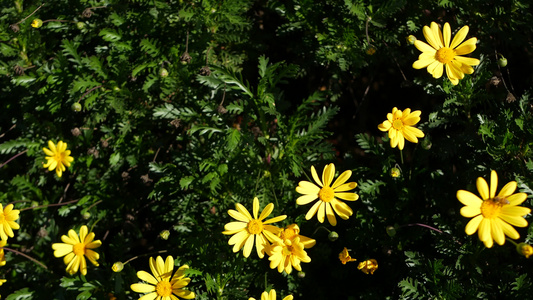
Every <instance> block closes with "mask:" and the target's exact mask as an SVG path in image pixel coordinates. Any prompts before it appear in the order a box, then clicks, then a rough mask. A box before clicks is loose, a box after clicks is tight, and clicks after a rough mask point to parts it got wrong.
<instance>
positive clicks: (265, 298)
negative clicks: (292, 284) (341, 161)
mask: <svg viewBox="0 0 533 300" xmlns="http://www.w3.org/2000/svg"><path fill="white" fill-rule="evenodd" d="M293 298H294V297H293V296H292V295H289V296H287V297H285V298H283V300H292V299H293ZM248 300H255V298H252V297H250V298H249V299H248ZM261 300H276V291H275V290H274V289H271V290H270V293H267V292H263V293H262V294H261Z"/></svg>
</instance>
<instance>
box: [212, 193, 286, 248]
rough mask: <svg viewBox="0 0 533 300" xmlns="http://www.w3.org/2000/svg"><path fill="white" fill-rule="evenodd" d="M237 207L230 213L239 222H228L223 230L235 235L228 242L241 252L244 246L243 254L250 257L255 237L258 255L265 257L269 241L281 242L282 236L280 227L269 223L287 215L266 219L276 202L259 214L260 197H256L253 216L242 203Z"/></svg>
mask: <svg viewBox="0 0 533 300" xmlns="http://www.w3.org/2000/svg"><path fill="white" fill-rule="evenodd" d="M235 208H236V209H237V210H233V209H230V210H228V214H229V215H230V216H231V217H232V218H234V219H236V220H237V222H229V223H227V224H226V225H225V226H224V229H225V231H223V232H222V233H223V234H226V235H233V236H232V237H231V238H230V239H229V241H228V244H229V245H233V252H239V251H240V250H241V248H243V247H244V250H243V255H244V257H248V256H250V253H252V249H253V247H254V239H255V248H256V250H257V255H258V256H259V257H260V258H263V257H264V256H265V248H266V247H267V246H269V245H270V243H269V242H268V241H270V242H275V241H279V242H281V240H280V238H279V237H277V234H278V233H279V231H280V229H279V228H278V227H276V226H273V225H269V224H272V223H275V222H279V221H283V220H285V218H287V216H286V215H281V216H277V217H274V218H272V219H268V220H265V219H266V218H267V217H268V216H269V215H270V214H271V213H272V211H273V210H274V204H273V203H269V204H268V205H267V206H266V207H265V208H264V209H263V211H262V212H261V215H259V199H257V197H255V198H254V203H253V217H252V215H250V213H249V212H248V210H247V209H246V208H245V207H244V206H243V205H242V204H240V203H237V204H235ZM258 215H259V216H258Z"/></svg>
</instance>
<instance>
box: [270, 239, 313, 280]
mask: <svg viewBox="0 0 533 300" xmlns="http://www.w3.org/2000/svg"><path fill="white" fill-rule="evenodd" d="M269 255H270V257H269V258H268V260H270V268H271V269H274V268H278V272H280V273H281V272H283V271H285V272H286V273H287V274H290V273H291V272H292V268H293V267H294V268H295V269H296V270H298V271H301V270H302V267H301V266H300V262H304V263H308V262H311V258H310V257H309V256H308V255H307V252H305V250H304V244H303V243H301V242H300V237H295V238H294V239H292V240H289V239H286V240H284V241H283V242H281V243H274V244H273V245H272V246H271V249H270V251H269Z"/></svg>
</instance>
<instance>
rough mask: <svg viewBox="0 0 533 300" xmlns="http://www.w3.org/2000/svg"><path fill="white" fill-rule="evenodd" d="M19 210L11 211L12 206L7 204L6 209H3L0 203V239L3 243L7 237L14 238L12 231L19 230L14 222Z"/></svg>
mask: <svg viewBox="0 0 533 300" xmlns="http://www.w3.org/2000/svg"><path fill="white" fill-rule="evenodd" d="M19 214H20V210H18V209H13V204H8V205H7V206H6V208H3V206H2V204H1V203H0V238H1V239H2V240H3V241H5V240H7V237H8V236H9V237H14V236H15V234H14V233H13V229H15V230H16V229H19V228H20V226H19V224H18V223H17V222H15V221H16V220H18V218H19Z"/></svg>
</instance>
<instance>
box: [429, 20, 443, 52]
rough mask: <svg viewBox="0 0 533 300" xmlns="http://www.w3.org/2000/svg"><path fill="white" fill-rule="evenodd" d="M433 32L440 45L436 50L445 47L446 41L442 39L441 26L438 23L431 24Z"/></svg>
mask: <svg viewBox="0 0 533 300" xmlns="http://www.w3.org/2000/svg"><path fill="white" fill-rule="evenodd" d="M431 31H432V32H433V36H434V38H435V40H436V41H437V43H438V45H439V47H438V48H436V49H440V48H442V47H444V39H443V38H442V32H441V31H440V28H439V25H438V24H437V23H435V22H431Z"/></svg>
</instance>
